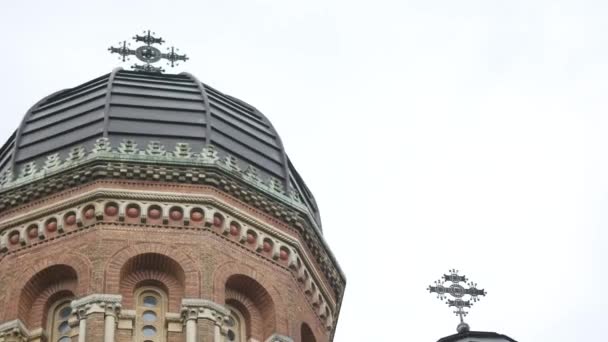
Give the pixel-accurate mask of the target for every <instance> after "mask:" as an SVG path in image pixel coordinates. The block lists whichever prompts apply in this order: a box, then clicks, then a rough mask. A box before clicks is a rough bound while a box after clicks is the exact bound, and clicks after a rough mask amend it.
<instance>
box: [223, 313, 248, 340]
mask: <svg viewBox="0 0 608 342" xmlns="http://www.w3.org/2000/svg"><path fill="white" fill-rule="evenodd" d="M226 307H227V308H228V310H230V316H229V317H228V319H227V320H226V322H225V326H226V336H225V338H224V340H225V341H227V342H245V335H246V330H245V318H244V317H243V315H242V314H241V313H240V312H239V311H238V310H237V309H235V308H234V307H232V306H230V305H227V306H226Z"/></svg>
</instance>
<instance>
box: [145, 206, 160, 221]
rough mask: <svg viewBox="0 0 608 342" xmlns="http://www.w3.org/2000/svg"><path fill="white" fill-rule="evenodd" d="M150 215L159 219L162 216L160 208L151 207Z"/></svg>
mask: <svg viewBox="0 0 608 342" xmlns="http://www.w3.org/2000/svg"><path fill="white" fill-rule="evenodd" d="M148 216H149V217H150V218H151V219H155V220H156V219H159V218H160V210H158V209H156V208H154V209H150V210H149V211H148Z"/></svg>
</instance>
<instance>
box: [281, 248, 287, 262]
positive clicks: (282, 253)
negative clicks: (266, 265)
mask: <svg viewBox="0 0 608 342" xmlns="http://www.w3.org/2000/svg"><path fill="white" fill-rule="evenodd" d="M279 257H280V258H281V260H287V258H288V257H289V253H287V251H286V250H284V249H281V251H280V252H279Z"/></svg>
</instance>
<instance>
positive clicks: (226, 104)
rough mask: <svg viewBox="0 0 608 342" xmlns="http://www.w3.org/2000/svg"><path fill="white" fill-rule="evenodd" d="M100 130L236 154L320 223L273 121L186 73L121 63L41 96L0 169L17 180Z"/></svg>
mask: <svg viewBox="0 0 608 342" xmlns="http://www.w3.org/2000/svg"><path fill="white" fill-rule="evenodd" d="M99 138H106V141H108V142H109V144H110V145H111V146H112V148H114V149H116V148H118V149H119V150H120V149H121V148H122V150H121V151H123V150H125V149H127V150H128V149H133V148H136V149H137V148H138V147H139V150H140V152H139V153H141V154H146V152H144V151H145V150H146V149H147V150H148V153H147V154H148V155H151V154H152V155H153V154H154V151H156V152H158V153H172V152H171V151H176V152H173V153H174V154H177V153H185V154H189V155H190V154H191V155H197V154H202V153H206V152H204V151H209V148H211V149H213V150H214V151H215V152H214V153H217V155H218V156H219V157H220V158H225V157H228V158H231V159H230V160H231V161H233V163H234V167H236V168H239V169H242V170H246V169H248V170H254V171H253V172H254V173H255V174H256V177H257V175H259V178H260V179H262V180H264V179H266V180H267V181H268V180H270V182H275V183H280V184H279V185H280V187H281V188H282V189H283V190H284V192H285V193H286V194H292V195H293V194H295V196H297V197H298V200H300V201H302V202H303V204H305V205H306V207H307V208H308V209H309V210H310V212H311V214H312V215H313V218H314V220H315V221H316V224H317V225H318V227H319V228H320V225H321V224H320V218H319V214H318V209H317V206H316V204H315V200H314V198H313V196H312V194H311V193H310V191H309V190H308V189H307V187H306V185H305V184H304V182H303V181H302V179H301V177H300V176H299V175H298V173H297V171H296V170H295V168H294V167H293V165H292V164H291V162H290V161H289V158H288V157H287V155H286V153H285V149H284V148H283V144H282V143H281V139H280V138H279V135H278V134H277V132H276V131H275V129H274V128H273V126H272V124H271V123H270V121H268V119H267V118H266V117H265V116H264V115H263V114H262V113H260V112H259V111H258V110H257V109H255V108H254V107H252V106H250V105H249V104H247V103H245V102H243V101H240V100H238V99H236V98H234V97H231V96H228V95H226V94H223V93H221V92H219V91H217V90H215V89H213V88H211V87H209V86H208V85H206V84H203V83H201V82H200V81H199V80H197V79H196V78H195V77H194V76H192V75H190V74H186V73H184V74H178V75H171V74H153V73H142V72H132V71H126V70H122V69H120V68H118V69H115V70H114V71H112V73H110V74H107V75H104V76H101V77H99V78H96V79H94V80H92V81H89V82H86V83H84V84H82V85H79V86H77V87H74V88H71V89H66V90H63V91H59V92H57V93H55V94H52V95H50V96H48V97H46V98H44V99H42V100H41V101H39V102H38V103H36V104H35V105H34V106H33V107H32V108H31V109H30V110H29V111H28V112H27V114H26V115H25V117H24V118H23V121H22V123H21V125H20V126H19V128H18V129H17V130H16V131H15V133H14V134H13V135H12V136H11V137H10V138H9V140H8V141H7V142H6V144H5V145H4V146H3V147H2V149H1V150H0V173H1V174H4V175H5V178H6V175H7V174H10V177H11V178H13V180H14V179H16V178H18V177H20V174H24V173H27V171H28V170H29V169H31V168H35V169H38V170H40V169H42V168H44V167H45V163H47V164H48V163H49V162H48V160H49V159H50V160H51V161H52V160H54V159H57V160H62V159H65V158H69V155H70V153H73V151H74V148H75V147H77V146H78V147H79V148H80V147H82V148H83V149H84V150H94V149H95V144H96V142H98V141H99ZM137 146H138V147H137ZM150 149H152V150H154V151H153V152H150Z"/></svg>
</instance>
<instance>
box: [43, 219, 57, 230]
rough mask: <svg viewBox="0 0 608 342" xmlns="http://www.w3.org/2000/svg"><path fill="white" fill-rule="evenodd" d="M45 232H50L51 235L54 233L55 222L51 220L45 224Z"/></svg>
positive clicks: (55, 228)
mask: <svg viewBox="0 0 608 342" xmlns="http://www.w3.org/2000/svg"><path fill="white" fill-rule="evenodd" d="M46 230H47V231H48V232H51V233H52V232H54V231H56V230H57V221H55V220H52V221H49V222H47V223H46Z"/></svg>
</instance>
